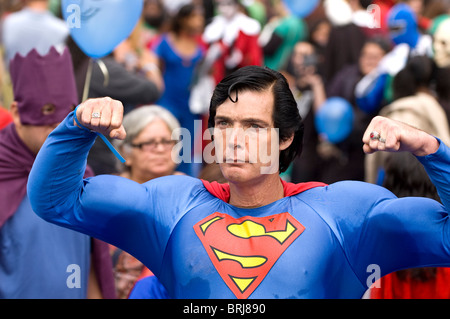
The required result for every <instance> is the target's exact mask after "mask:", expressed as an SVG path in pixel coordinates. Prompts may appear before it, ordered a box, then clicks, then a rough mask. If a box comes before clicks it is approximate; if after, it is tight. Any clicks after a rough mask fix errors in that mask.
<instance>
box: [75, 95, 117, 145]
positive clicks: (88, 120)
mask: <svg viewBox="0 0 450 319" xmlns="http://www.w3.org/2000/svg"><path fill="white" fill-rule="evenodd" d="M75 115H76V117H77V119H78V121H79V124H81V125H82V126H84V127H85V128H87V129H89V130H91V131H94V132H97V133H101V134H103V135H105V136H109V137H111V138H114V139H121V140H123V139H124V138H125V137H126V132H125V129H124V127H123V125H122V120H123V105H122V103H121V102H120V101H116V100H113V99H111V98H109V97H104V98H98V99H90V100H87V101H85V102H83V103H82V104H80V105H79V106H78V107H77V110H76V114H75ZM75 125H77V126H79V125H78V124H77V123H76V122H75Z"/></svg>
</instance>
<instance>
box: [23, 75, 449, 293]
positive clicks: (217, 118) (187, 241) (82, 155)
mask: <svg viewBox="0 0 450 319" xmlns="http://www.w3.org/2000/svg"><path fill="white" fill-rule="evenodd" d="M122 109H123V107H122V105H121V103H120V102H118V101H114V100H112V99H110V98H102V99H94V100H88V101H86V102H84V103H82V104H81V105H79V106H78V108H77V109H76V110H75V111H74V112H72V113H71V114H70V115H69V116H68V117H67V118H66V119H65V120H64V122H63V123H61V125H60V126H59V127H58V128H56V129H55V130H54V131H53V132H52V133H51V134H50V136H49V137H48V139H47V140H46V142H45V144H44V146H43V147H42V149H41V151H40V152H39V154H38V156H37V158H36V161H35V163H34V165H33V168H32V170H31V173H30V178H29V181H28V194H29V197H30V202H31V205H32V207H33V210H34V211H35V212H36V213H37V214H38V215H39V216H40V217H42V218H43V219H45V220H47V221H50V222H52V223H55V224H57V225H60V226H63V227H68V228H71V229H74V230H77V231H80V232H83V233H86V234H89V235H91V236H95V237H97V238H99V239H102V240H104V241H107V242H109V243H111V244H113V245H115V246H117V247H120V248H121V249H123V250H125V251H128V252H129V253H130V254H132V255H133V256H135V257H136V258H138V259H139V260H141V261H142V262H143V263H144V264H145V265H146V266H147V267H148V268H149V269H150V270H151V271H152V272H153V273H154V274H155V276H156V277H157V278H158V279H159V281H160V282H161V284H162V285H163V286H164V288H165V289H166V290H167V293H168V295H169V296H170V297H171V298H361V296H362V295H363V294H364V292H365V291H366V290H367V288H368V286H370V284H372V282H370V280H369V279H371V278H372V277H373V276H371V275H372V274H373V269H378V270H379V274H380V276H382V275H384V274H387V273H390V272H393V271H395V270H398V269H404V268H410V267H420V266H424V265H427V266H432V265H440V266H442V265H450V253H449V252H450V249H449V248H450V247H449V235H450V231H449V228H448V226H449V224H448V212H447V210H448V209H447V208H446V207H450V206H449V204H450V202H449V200H450V188H449V185H450V183H449V177H450V175H449V173H448V171H449V170H448V167H449V165H450V150H449V148H448V147H447V146H446V145H444V144H443V143H442V142H440V140H438V139H437V138H435V137H433V136H431V135H429V134H427V133H425V132H423V131H420V130H417V129H415V128H412V127H410V126H408V125H406V124H403V123H400V122H396V121H393V120H390V119H387V118H382V117H376V118H374V120H373V121H372V122H371V123H370V125H369V126H368V128H367V131H366V132H365V133H364V136H363V137H362V140H363V149H364V151H365V152H367V153H371V152H375V151H393V152H396V151H407V152H411V153H412V154H414V155H415V156H416V157H417V158H418V160H419V161H420V162H421V163H422V164H423V166H424V167H425V169H426V171H427V173H428V175H429V177H430V179H431V180H432V181H433V183H434V185H435V186H436V188H437V190H438V193H439V195H440V198H441V200H442V203H443V205H442V204H440V203H438V202H437V201H434V200H431V199H427V198H420V197H417V198H416V197H410V198H397V197H396V196H394V195H393V194H392V193H391V192H389V191H388V190H386V189H385V188H382V187H380V186H377V185H372V184H368V183H364V182H356V181H342V182H337V183H334V184H331V185H325V184H322V183H319V182H311V183H303V184H296V185H295V184H291V183H287V182H284V181H283V180H282V179H281V178H280V175H279V174H280V172H283V171H285V170H286V169H287V168H288V166H289V163H290V162H291V161H292V160H293V158H295V156H297V155H299V154H300V152H301V145H302V134H303V124H302V121H301V118H300V115H299V113H298V109H297V105H296V103H295V99H294V98H293V96H292V93H291V91H290V89H289V85H288V83H287V81H286V79H285V78H284V77H283V76H282V75H281V74H280V73H279V72H277V71H273V70H270V69H268V68H265V67H259V66H248V67H244V68H241V69H238V70H237V71H235V72H234V73H232V74H231V75H229V76H227V77H225V78H224V79H223V80H222V81H221V82H220V83H219V84H218V85H217V87H216V89H215V91H214V94H213V96H212V98H211V105H210V118H209V123H208V124H209V127H210V128H211V129H212V133H213V136H214V137H213V138H212V140H213V142H212V143H213V144H212V146H214V151H211V154H212V155H214V156H215V159H216V161H217V162H218V163H219V165H220V168H221V171H222V174H223V176H224V177H225V178H226V179H227V180H228V183H226V184H219V183H217V182H206V181H202V180H200V179H196V178H193V177H189V176H167V177H161V178H157V179H153V180H151V181H149V182H147V183H144V184H142V185H141V184H138V183H135V182H133V181H130V180H128V179H124V178H120V177H117V176H110V175H102V176H96V177H92V178H87V179H83V177H82V173H81V172H83V170H84V167H85V164H86V157H87V154H88V152H89V149H90V147H91V146H92V144H93V143H94V141H95V138H96V136H97V133H102V134H107V135H109V136H110V137H112V138H118V139H123V138H125V135H126V132H125V130H124V129H123V126H122V124H121V123H122V114H123V110H122ZM268 131H270V132H274V131H275V133H276V135H274V134H268V133H267V132H268ZM243 137H244V138H243ZM255 141H256V142H258V144H257V145H258V146H260V148H259V149H258V148H254V145H251V144H252V143H254V142H255ZM264 145H265V146H268V145H269V146H271V148H270V149H271V152H267V154H268V155H271V156H273V157H271V159H270V160H267V159H266V158H265V156H264V155H265V154H264V153H263V152H261V151H260V149H261V148H263V146H264ZM273 145H276V148H275V147H274V148H272V146H273ZM252 150H253V151H252ZM255 150H256V153H257V154H256V155H255V154H254V153H255ZM266 150H268V147H267V148H266ZM276 159H277V161H276V164H277V165H274V161H275V160H276ZM273 166H274V167H275V169H273V168H274V167H273ZM277 166H278V167H277Z"/></svg>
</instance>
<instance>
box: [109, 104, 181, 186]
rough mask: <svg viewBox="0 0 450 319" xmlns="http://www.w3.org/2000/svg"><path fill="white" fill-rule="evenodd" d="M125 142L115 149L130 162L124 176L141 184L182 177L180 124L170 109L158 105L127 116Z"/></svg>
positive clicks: (146, 107)
mask: <svg viewBox="0 0 450 319" xmlns="http://www.w3.org/2000/svg"><path fill="white" fill-rule="evenodd" d="M123 125H124V128H125V130H126V132H127V137H126V138H125V140H120V141H119V140H116V141H115V145H116V147H117V148H118V149H119V152H121V153H122V155H123V156H124V158H125V159H126V162H125V164H121V163H120V164H121V169H120V172H121V176H123V177H126V178H129V179H131V180H133V181H135V182H138V183H141V184H142V183H145V182H147V181H149V180H151V179H153V178H156V177H161V176H166V175H171V174H178V172H175V168H176V166H177V163H176V159H177V158H176V157H177V154H178V153H177V151H176V149H174V147H176V146H178V145H177V143H178V139H179V134H178V132H177V131H178V129H179V128H180V124H179V122H178V120H177V119H176V118H175V117H174V116H173V115H172V113H170V111H168V110H167V109H165V108H163V107H161V106H158V105H148V106H142V107H139V108H137V109H134V110H133V111H131V112H129V113H128V114H127V115H125V117H124V119H123Z"/></svg>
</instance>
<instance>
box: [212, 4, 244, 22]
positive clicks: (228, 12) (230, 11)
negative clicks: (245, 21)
mask: <svg viewBox="0 0 450 319" xmlns="http://www.w3.org/2000/svg"><path fill="white" fill-rule="evenodd" d="M216 6H217V11H218V12H219V14H220V15H221V16H223V17H224V18H225V19H231V18H232V17H234V15H235V14H236V13H237V12H238V11H239V7H238V5H237V4H236V2H235V1H234V0H216Z"/></svg>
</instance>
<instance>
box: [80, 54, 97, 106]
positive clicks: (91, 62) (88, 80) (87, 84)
mask: <svg viewBox="0 0 450 319" xmlns="http://www.w3.org/2000/svg"><path fill="white" fill-rule="evenodd" d="M93 66H94V60H93V59H89V64H88V68H87V73H86V81H85V82H84V90H83V98H82V99H81V102H84V101H86V100H87V98H88V96H89V87H90V86H91V78H92V67H93Z"/></svg>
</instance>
